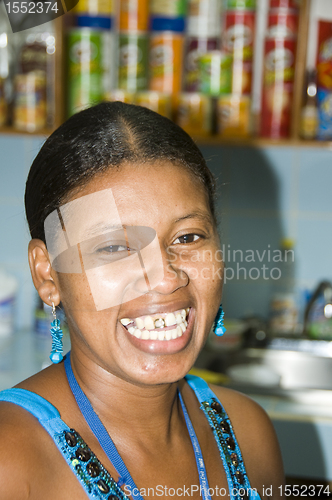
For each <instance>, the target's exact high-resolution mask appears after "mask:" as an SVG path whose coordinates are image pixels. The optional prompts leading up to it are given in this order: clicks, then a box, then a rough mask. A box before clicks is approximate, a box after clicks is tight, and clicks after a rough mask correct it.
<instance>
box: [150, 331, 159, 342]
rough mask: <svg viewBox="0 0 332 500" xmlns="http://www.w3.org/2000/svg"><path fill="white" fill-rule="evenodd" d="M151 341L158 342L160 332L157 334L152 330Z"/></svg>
mask: <svg viewBox="0 0 332 500" xmlns="http://www.w3.org/2000/svg"><path fill="white" fill-rule="evenodd" d="M150 339H151V340H157V339H158V332H156V331H155V330H151V332H150Z"/></svg>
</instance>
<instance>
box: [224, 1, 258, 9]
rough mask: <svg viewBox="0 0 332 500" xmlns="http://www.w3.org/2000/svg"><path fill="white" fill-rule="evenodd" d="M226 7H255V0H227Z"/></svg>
mask: <svg viewBox="0 0 332 500" xmlns="http://www.w3.org/2000/svg"><path fill="white" fill-rule="evenodd" d="M226 9H239V10H241V9H256V0H227V2H226Z"/></svg>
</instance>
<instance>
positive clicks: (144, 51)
mask: <svg viewBox="0 0 332 500" xmlns="http://www.w3.org/2000/svg"><path fill="white" fill-rule="evenodd" d="M148 24H149V2H148V0H121V1H120V2H119V26H118V27H119V34H118V64H117V68H118V78H117V80H118V85H117V87H118V89H121V90H123V91H125V92H127V93H129V94H128V96H127V98H128V99H129V95H130V94H131V93H136V92H138V91H140V90H146V89H147V86H148V60H149V55H148V51H149V36H148Z"/></svg>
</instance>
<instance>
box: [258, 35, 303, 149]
mask: <svg viewBox="0 0 332 500" xmlns="http://www.w3.org/2000/svg"><path fill="white" fill-rule="evenodd" d="M295 55H296V40H295V39H293V38H276V39H266V40H265V55H264V68H263V92H262V111H261V116H262V118H261V135H262V136H263V137H271V138H273V139H278V138H281V137H288V136H289V132H290V121H291V104H292V98H293V88H294V72H295Z"/></svg>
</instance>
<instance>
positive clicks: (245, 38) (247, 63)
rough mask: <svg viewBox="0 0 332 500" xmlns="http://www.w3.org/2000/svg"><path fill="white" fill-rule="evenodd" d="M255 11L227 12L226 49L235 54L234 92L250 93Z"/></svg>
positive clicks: (224, 40) (224, 41)
mask: <svg viewBox="0 0 332 500" xmlns="http://www.w3.org/2000/svg"><path fill="white" fill-rule="evenodd" d="M255 19H256V16H255V12H253V11H241V10H237V11H230V12H226V19H225V35H224V37H223V46H224V50H225V51H226V52H227V53H229V54H231V55H232V56H233V76H232V93H234V94H250V93H251V87H252V57H253V47H254V38H255Z"/></svg>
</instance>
